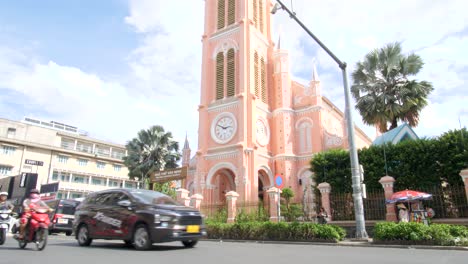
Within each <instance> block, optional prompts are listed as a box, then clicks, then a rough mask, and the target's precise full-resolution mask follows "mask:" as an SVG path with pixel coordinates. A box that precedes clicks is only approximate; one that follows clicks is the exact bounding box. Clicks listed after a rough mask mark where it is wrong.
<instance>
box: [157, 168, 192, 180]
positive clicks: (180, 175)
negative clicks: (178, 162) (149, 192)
mask: <svg viewBox="0 0 468 264" xmlns="http://www.w3.org/2000/svg"><path fill="white" fill-rule="evenodd" d="M186 177H187V167H181V168H176V169H168V170H163V171H156V172H154V173H152V174H151V176H150V181H151V182H152V183H155V182H168V181H173V180H182V179H185V178H186Z"/></svg>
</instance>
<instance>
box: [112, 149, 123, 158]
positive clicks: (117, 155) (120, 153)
mask: <svg viewBox="0 0 468 264" xmlns="http://www.w3.org/2000/svg"><path fill="white" fill-rule="evenodd" d="M124 156H125V152H124V151H118V150H112V155H111V157H112V158H114V159H120V160H121V159H123V157H124Z"/></svg>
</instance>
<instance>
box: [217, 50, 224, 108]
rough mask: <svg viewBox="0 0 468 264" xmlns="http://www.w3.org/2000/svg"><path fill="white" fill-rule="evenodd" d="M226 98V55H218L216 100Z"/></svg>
mask: <svg viewBox="0 0 468 264" xmlns="http://www.w3.org/2000/svg"><path fill="white" fill-rule="evenodd" d="M223 98H224V55H223V53H222V52H220V53H218V55H216V100H219V99H223Z"/></svg>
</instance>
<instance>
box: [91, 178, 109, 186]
mask: <svg viewBox="0 0 468 264" xmlns="http://www.w3.org/2000/svg"><path fill="white" fill-rule="evenodd" d="M91 184H93V185H106V181H105V180H103V179H99V178H93V179H92V180H91Z"/></svg>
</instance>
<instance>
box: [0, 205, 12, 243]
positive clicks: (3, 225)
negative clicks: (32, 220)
mask: <svg viewBox="0 0 468 264" xmlns="http://www.w3.org/2000/svg"><path fill="white" fill-rule="evenodd" d="M10 219H11V210H10V209H8V208H0V245H3V244H4V243H5V241H6V236H7V232H8V230H9V228H10Z"/></svg>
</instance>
